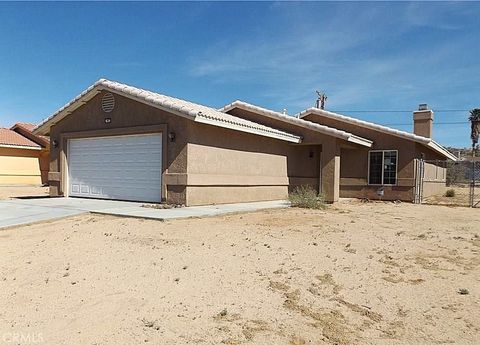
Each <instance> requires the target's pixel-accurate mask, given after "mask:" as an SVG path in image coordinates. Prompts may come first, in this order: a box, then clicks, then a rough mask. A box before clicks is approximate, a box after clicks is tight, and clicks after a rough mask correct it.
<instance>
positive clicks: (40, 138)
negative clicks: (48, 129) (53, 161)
mask: <svg viewBox="0 0 480 345" xmlns="http://www.w3.org/2000/svg"><path fill="white" fill-rule="evenodd" d="M36 126H37V125H35V124H33V123H29V122H17V123H16V124H14V125H13V126H12V127H10V129H11V130H12V131H15V132H18V133H20V134H21V135H23V136H27V137H28V138H29V139H30V140H32V141H34V142H36V143H37V144H39V145H41V146H43V147H49V145H50V138H49V137H47V136H45V135H38V134H33V130H34V129H35V127H36ZM22 130H23V133H22Z"/></svg>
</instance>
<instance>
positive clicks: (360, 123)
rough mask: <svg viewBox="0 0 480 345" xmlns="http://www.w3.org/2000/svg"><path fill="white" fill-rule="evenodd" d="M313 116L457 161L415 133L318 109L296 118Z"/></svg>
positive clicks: (300, 114)
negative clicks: (400, 140)
mask: <svg viewBox="0 0 480 345" xmlns="http://www.w3.org/2000/svg"><path fill="white" fill-rule="evenodd" d="M311 114H314V115H317V116H324V117H326V118H329V119H334V120H337V121H341V122H345V123H349V124H352V125H356V126H359V127H364V128H368V129H371V130H374V131H379V132H382V133H386V134H390V135H394V136H397V137H399V138H403V139H406V140H411V141H414V142H417V143H420V144H423V145H425V146H427V147H429V148H430V149H432V150H433V151H435V152H437V153H439V154H441V155H442V156H444V157H446V158H448V159H451V160H453V161H456V160H457V158H456V157H455V156H454V155H453V154H452V153H451V152H449V151H448V150H447V149H446V148H444V147H443V146H442V145H440V144H439V143H437V142H435V141H434V140H433V139H431V138H426V137H422V136H420V135H416V134H413V133H409V132H405V131H400V130H398V129H394V128H390V127H387V126H382V125H379V124H376V123H373V122H368V121H364V120H360V119H356V118H353V117H350V116H346V115H342V114H337V113H333V112H331V111H327V110H323V109H318V108H309V109H306V110H304V111H302V112H300V113H298V114H296V115H295V116H296V117H298V118H300V119H301V118H304V117H306V116H308V115H311Z"/></svg>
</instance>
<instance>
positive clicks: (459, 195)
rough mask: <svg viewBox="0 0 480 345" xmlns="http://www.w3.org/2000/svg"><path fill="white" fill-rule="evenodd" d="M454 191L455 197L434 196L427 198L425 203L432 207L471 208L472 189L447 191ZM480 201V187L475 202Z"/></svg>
mask: <svg viewBox="0 0 480 345" xmlns="http://www.w3.org/2000/svg"><path fill="white" fill-rule="evenodd" d="M450 189H453V190H454V191H455V195H454V196H453V197H447V196H445V194H438V195H432V196H430V197H427V198H425V200H424V203H426V204H432V205H454V206H470V187H457V186H455V187H448V188H446V189H445V191H447V190H450ZM477 200H480V187H479V189H477V190H476V193H475V201H477Z"/></svg>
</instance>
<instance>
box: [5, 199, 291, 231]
mask: <svg viewBox="0 0 480 345" xmlns="http://www.w3.org/2000/svg"><path fill="white" fill-rule="evenodd" d="M143 205H145V203H138V202H127V201H113V200H96V199H79V198H39V199H22V200H20V199H18V200H4V201H0V229H1V228H6V227H11V226H17V225H25V224H30V223H36V222H41V221H48V220H54V219H58V218H64V217H69V216H74V215H78V214H82V213H88V212H91V213H98V214H107V215H116V216H124V217H137V218H148V219H158V220H164V219H174V218H189V217H205V216H216V215H220V214H228V213H238V212H251V211H257V210H262V209H270V208H281V207H288V206H289V204H288V202H287V201H263V202H251V203H239V204H224V205H211V206H192V207H182V208H172V209H155V208H149V207H143Z"/></svg>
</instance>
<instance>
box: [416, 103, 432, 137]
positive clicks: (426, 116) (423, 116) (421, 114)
mask: <svg viewBox="0 0 480 345" xmlns="http://www.w3.org/2000/svg"><path fill="white" fill-rule="evenodd" d="M432 129H433V110H431V109H428V105H426V104H420V105H419V106H418V110H417V111H414V112H413V133H414V134H416V135H420V136H422V137H427V138H431V137H432Z"/></svg>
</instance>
